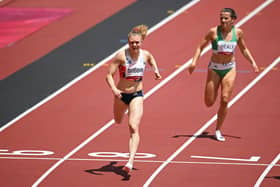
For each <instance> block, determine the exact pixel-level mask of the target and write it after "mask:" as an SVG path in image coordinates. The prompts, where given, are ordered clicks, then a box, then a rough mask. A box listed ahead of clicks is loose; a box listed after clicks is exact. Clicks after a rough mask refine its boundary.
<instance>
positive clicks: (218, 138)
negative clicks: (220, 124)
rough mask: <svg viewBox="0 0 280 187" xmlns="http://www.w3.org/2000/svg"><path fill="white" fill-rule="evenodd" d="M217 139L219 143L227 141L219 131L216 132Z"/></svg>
mask: <svg viewBox="0 0 280 187" xmlns="http://www.w3.org/2000/svg"><path fill="white" fill-rule="evenodd" d="M216 138H217V140H218V141H221V142H224V141H225V140H226V139H225V137H223V135H222V133H221V131H219V130H216Z"/></svg>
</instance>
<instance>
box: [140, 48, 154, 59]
mask: <svg viewBox="0 0 280 187" xmlns="http://www.w3.org/2000/svg"><path fill="white" fill-rule="evenodd" d="M141 51H142V54H143V55H144V56H147V57H149V56H151V55H152V54H151V53H150V52H149V51H148V50H146V49H141Z"/></svg>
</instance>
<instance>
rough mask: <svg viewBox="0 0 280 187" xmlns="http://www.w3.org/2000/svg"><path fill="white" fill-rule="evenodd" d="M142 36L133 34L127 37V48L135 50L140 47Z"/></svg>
mask: <svg viewBox="0 0 280 187" xmlns="http://www.w3.org/2000/svg"><path fill="white" fill-rule="evenodd" d="M141 44H142V38H141V35H138V34H133V35H131V36H130V37H129V38H128V45H129V48H130V49H131V50H133V51H137V50H139V49H140V48H141Z"/></svg>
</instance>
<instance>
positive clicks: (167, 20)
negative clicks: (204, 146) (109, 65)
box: [0, 0, 200, 187]
mask: <svg viewBox="0 0 280 187" xmlns="http://www.w3.org/2000/svg"><path fill="white" fill-rule="evenodd" d="M199 1H200V0H194V1H192V2H190V3H188V4H186V5H185V6H183V7H182V8H180V9H179V10H178V11H176V12H175V13H173V14H171V15H170V16H169V17H167V18H166V19H164V20H163V21H161V22H160V23H158V24H157V25H155V26H154V27H153V28H151V29H150V30H149V33H151V32H153V31H155V30H156V29H158V28H159V27H161V26H163V25H164V24H166V23H167V22H169V21H170V20H172V19H174V18H175V17H176V16H178V15H179V14H181V13H183V12H184V11H186V10H187V9H189V8H191V7H192V6H194V5H195V4H197V3H198V2H199ZM124 47H125V46H124ZM124 47H123V48H124ZM123 48H121V49H123ZM115 53H116V52H115ZM114 55H115V54H112V55H111V56H109V57H107V58H106V59H105V60H103V61H102V62H100V63H99V64H98V67H99V66H101V65H102V64H103V63H105V62H107V61H108V60H109V59H111V58H112V57H113V56H114ZM95 69H96V67H95ZM95 69H92V70H90V71H88V72H86V73H84V74H82V75H81V76H79V77H78V78H76V79H74V80H73V81H71V82H70V83H69V84H67V85H66V86H65V87H63V88H62V89H61V90H59V91H58V92H56V93H55V94H53V95H52V97H50V99H51V98H53V97H55V96H56V95H58V94H59V93H61V92H62V91H64V90H65V89H67V88H68V87H70V86H71V85H73V84H74V83H76V82H78V81H79V80H81V79H82V78H84V77H85V76H87V75H88V74H89V73H91V72H92V71H94V70H95ZM162 82H164V81H162ZM162 82H161V83H162ZM161 85H163V84H161ZM153 92H155V91H152V90H151V91H150V92H148V93H147V94H145V98H147V97H148V96H150V95H151V94H152V93H153ZM50 99H48V98H47V100H46V101H44V102H43V101H42V103H41V104H40V105H42V104H44V103H45V102H47V101H48V100H50ZM40 105H39V106H40ZM39 106H37V107H39ZM37 107H36V108H37ZM36 108H34V109H36ZM34 109H33V110H34ZM31 111H32V110H31ZM31 111H29V112H31ZM29 112H28V113H29ZM26 114H27V113H26ZM26 114H25V115H26ZM23 116H24V115H23ZM23 116H21V117H23ZM21 117H20V118H21ZM20 118H19V119H20ZM17 120H18V119H17ZM114 122H115V121H114V120H111V121H109V122H108V123H107V124H106V125H104V126H103V127H102V128H100V129H99V130H98V131H97V132H95V133H94V134H92V135H91V136H90V137H89V138H87V139H86V140H85V141H84V142H82V143H81V144H80V145H79V146H77V147H76V148H75V149H73V150H72V151H71V152H69V153H68V154H67V155H65V156H64V157H63V158H62V159H60V160H59V161H58V162H56V163H55V164H54V165H53V166H52V167H51V168H49V169H48V170H47V171H46V172H45V173H44V174H43V175H42V176H41V177H40V178H39V179H38V180H37V181H36V182H35V183H34V184H33V185H32V187H36V186H38V185H39V184H40V183H41V182H42V181H43V180H44V179H45V178H46V177H47V176H48V175H49V174H50V173H51V172H52V171H53V170H55V169H56V168H57V167H58V166H59V165H60V164H62V163H63V162H64V161H65V160H67V159H69V158H70V157H71V156H72V155H73V154H75V153H76V152H77V151H79V150H80V149H81V148H82V147H84V146H85V145H86V144H88V143H89V142H90V141H92V140H93V139H94V138H95V137H97V136H98V135H100V134H101V133H103V132H104V131H105V130H106V129H108V128H109V127H110V126H112V125H113V124H114ZM1 130H2V129H0V132H1Z"/></svg>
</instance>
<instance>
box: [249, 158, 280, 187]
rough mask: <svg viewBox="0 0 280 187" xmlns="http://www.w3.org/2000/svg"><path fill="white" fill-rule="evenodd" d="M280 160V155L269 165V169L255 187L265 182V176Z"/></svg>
mask: <svg viewBox="0 0 280 187" xmlns="http://www.w3.org/2000/svg"><path fill="white" fill-rule="evenodd" d="M279 160H280V153H279V154H278V155H277V156H276V157H275V159H274V160H273V161H272V162H271V163H270V164H269V165H268V167H267V168H266V169H265V170H264V171H263V173H262V174H261V176H260V177H259V179H258V180H257V182H256V184H255V186H254V187H259V186H260V185H261V183H262V181H263V180H264V178H265V176H266V175H267V174H268V172H269V171H270V170H271V169H272V168H273V166H275V165H276V163H277V162H278V161H279Z"/></svg>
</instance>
